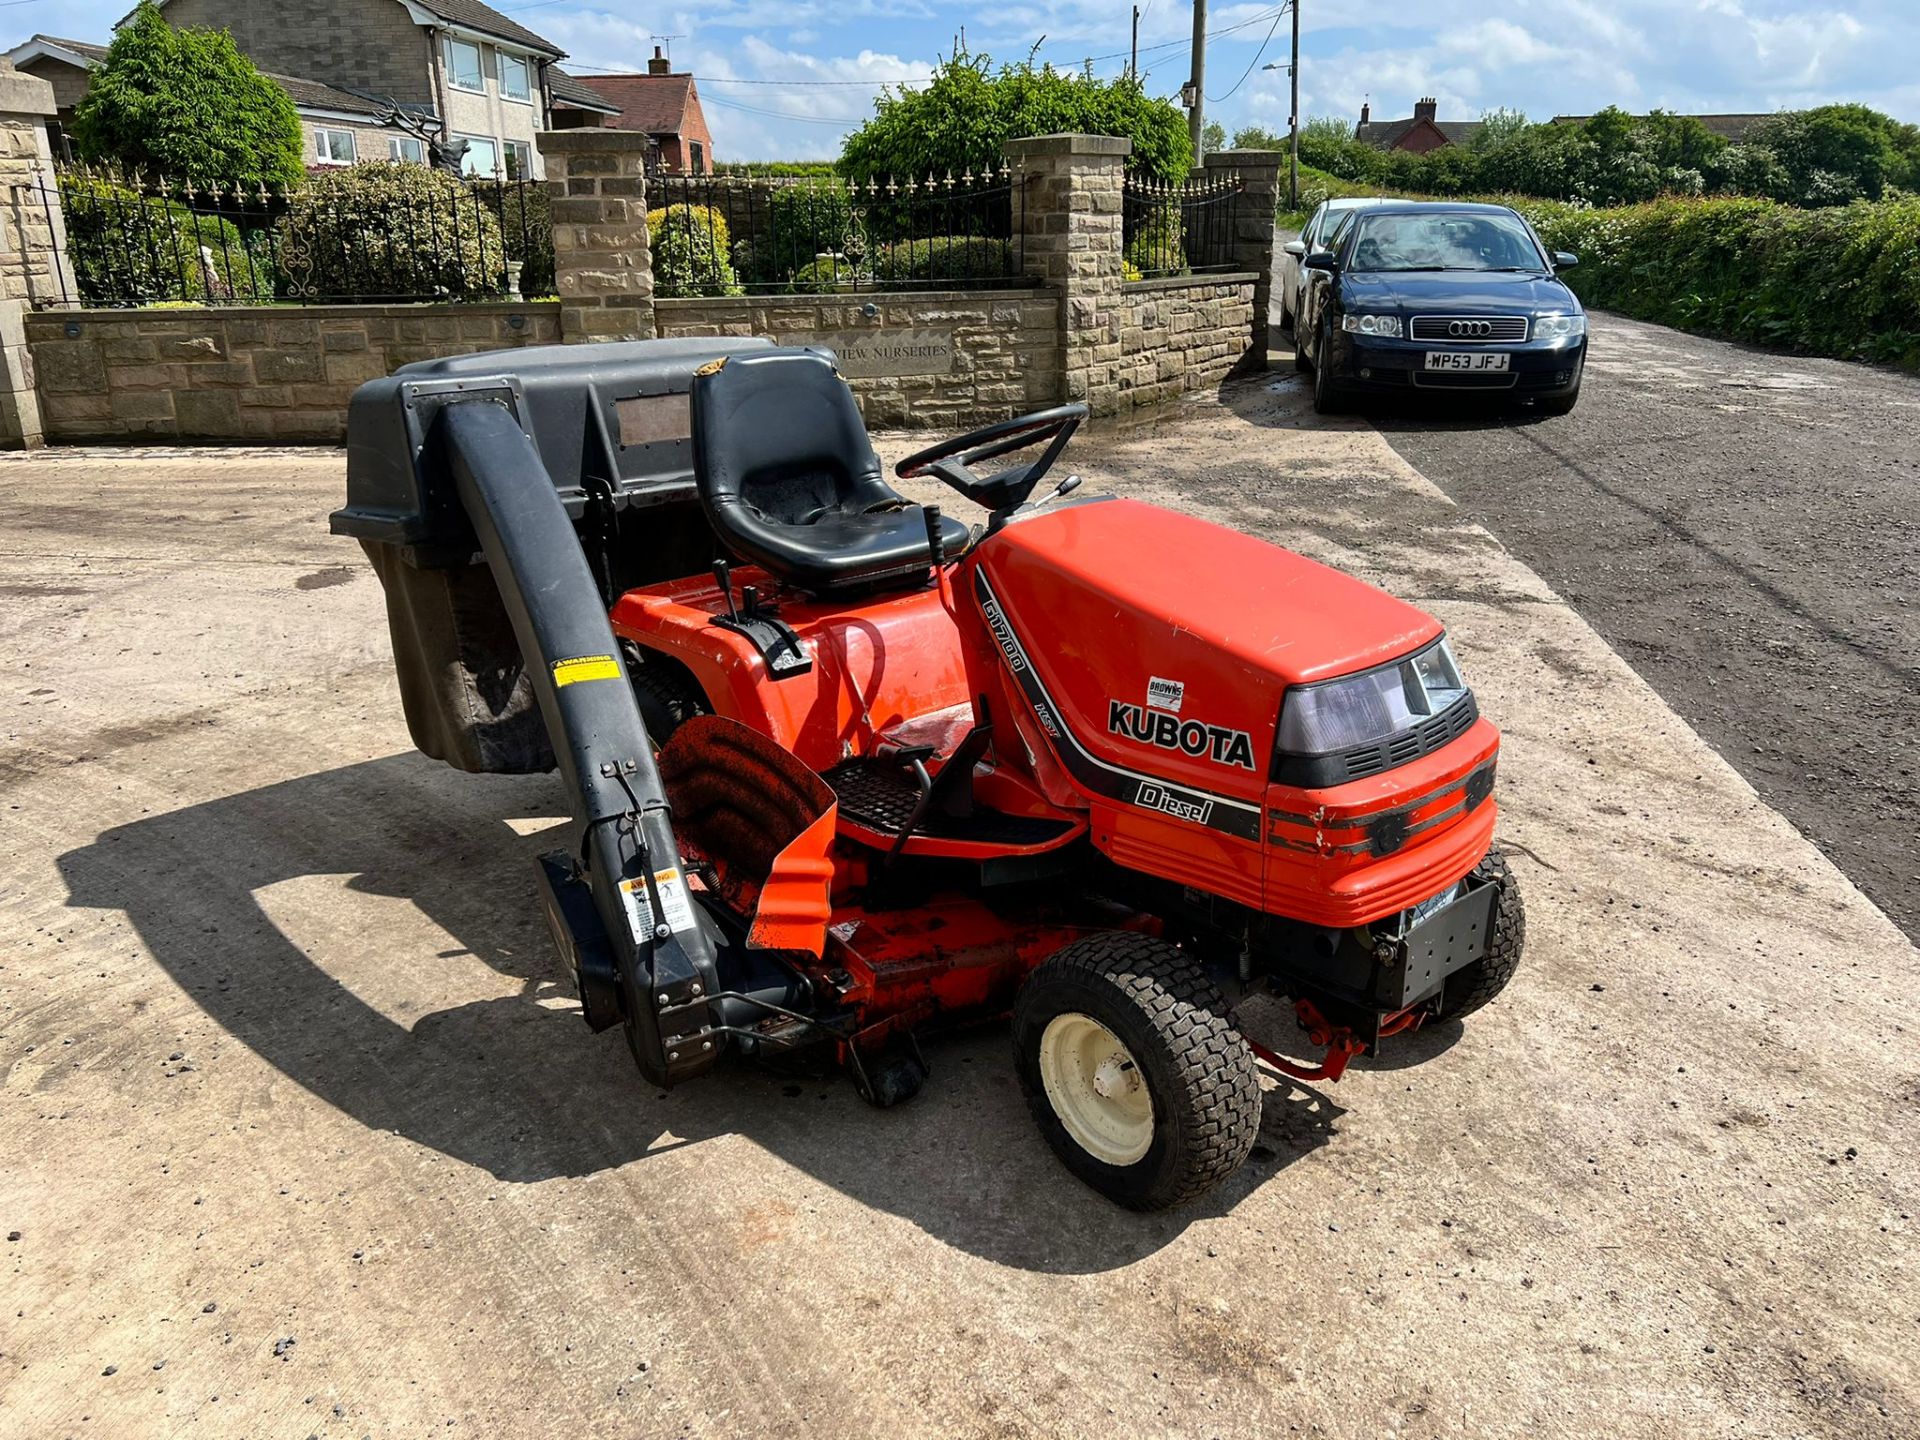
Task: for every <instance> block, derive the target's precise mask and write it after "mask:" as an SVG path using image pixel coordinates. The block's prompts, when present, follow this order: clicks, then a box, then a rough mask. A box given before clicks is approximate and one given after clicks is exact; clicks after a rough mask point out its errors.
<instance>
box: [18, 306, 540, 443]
mask: <svg viewBox="0 0 1920 1440" xmlns="http://www.w3.org/2000/svg"><path fill="white" fill-rule="evenodd" d="M559 311H560V307H559V305H558V304H556V303H555V302H553V301H546V302H544V303H535V304H516V305H342V306H324V307H323V306H307V307H302V308H298V309H295V308H273V309H268V308H264V307H231V308H206V309H195V310H177V309H175V310H80V311H73V310H70V311H58V312H42V313H39V314H31V315H28V316H27V317H26V338H27V342H28V344H29V346H30V347H31V349H32V352H33V361H34V368H35V370H36V372H37V375H38V379H39V392H40V410H41V419H42V423H43V424H44V426H45V428H46V434H47V437H48V438H49V439H53V440H107V439H112V440H125V439H134V438H148V437H151V438H155V439H182V440H188V439H204V440H289V441H316V442H322V443H335V442H338V441H340V440H342V439H344V438H345V436H346V429H347V400H348V397H350V396H351V395H352V394H353V392H354V389H355V388H356V387H357V386H359V385H360V384H361V383H362V382H363V381H367V380H371V379H373V378H375V377H376V376H380V375H387V374H390V373H391V372H392V371H393V370H394V369H395V368H396V367H398V366H401V365H405V364H408V363H410V362H412V361H415V360H428V359H432V358H434V357H436V356H440V355H462V354H468V353H470V352H472V351H475V350H497V349H502V348H506V347H518V346H521V345H535V344H554V343H557V342H558V341H559V339H560V314H559Z"/></svg>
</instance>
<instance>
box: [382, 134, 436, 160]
mask: <svg viewBox="0 0 1920 1440" xmlns="http://www.w3.org/2000/svg"><path fill="white" fill-rule="evenodd" d="M387 158H388V159H389V160H405V161H406V162H407V163H409V164H411V165H424V164H426V162H427V149H426V146H424V145H422V144H421V143H420V142H419V140H417V139H415V138H414V137H413V136H411V135H390V136H388V137H387Z"/></svg>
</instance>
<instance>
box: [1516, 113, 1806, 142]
mask: <svg viewBox="0 0 1920 1440" xmlns="http://www.w3.org/2000/svg"><path fill="white" fill-rule="evenodd" d="M1592 118H1593V117H1592V116H1591V115H1556V116H1554V117H1553V123H1554V124H1555V125H1584V124H1586V123H1587V121H1589V120H1591V119H1592ZM1633 118H1634V119H1636V120H1641V119H1645V118H1646V117H1645V116H1641V115H1636V116H1634V117H1633ZM1675 118H1676V119H1680V120H1698V121H1699V122H1700V123H1701V124H1702V125H1704V126H1706V127H1707V129H1709V130H1711V131H1712V132H1713V133H1714V134H1715V135H1718V136H1719V137H1720V138H1721V139H1722V140H1726V141H1728V142H1730V143H1732V144H1734V145H1738V144H1739V143H1740V142H1741V141H1742V140H1744V139H1745V138H1746V135H1747V130H1748V128H1749V127H1750V126H1752V125H1753V124H1754V123H1755V122H1756V121H1760V120H1771V119H1772V118H1773V117H1772V116H1771V115H1679V116H1676V117H1675Z"/></svg>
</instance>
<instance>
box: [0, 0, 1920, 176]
mask: <svg viewBox="0 0 1920 1440" xmlns="http://www.w3.org/2000/svg"><path fill="white" fill-rule="evenodd" d="M308 3H309V4H324V0H308ZM1279 4H1280V0H1244V3H1224V0H1214V5H1213V8H1211V9H1210V11H1209V17H1208V29H1209V31H1210V33H1211V35H1212V37H1213V38H1212V39H1210V40H1209V42H1208V45H1207V83H1206V91H1207V95H1208V97H1209V98H1208V104H1207V118H1208V119H1209V120H1218V121H1220V123H1221V124H1223V125H1224V126H1225V127H1226V128H1227V130H1228V131H1229V133H1231V132H1232V131H1233V130H1235V129H1237V128H1238V127H1240V126H1243V125H1262V126H1265V127H1267V128H1269V129H1271V130H1274V131H1284V130H1285V128H1286V124H1287V114H1288V109H1287V76H1286V73H1285V69H1284V66H1285V64H1286V58H1287V50H1288V47H1289V44H1290V33H1289V25H1290V21H1289V19H1288V18H1286V17H1282V16H1279V15H1278V6H1279ZM1300 4H1301V12H1300V13H1301V31H1302V33H1301V41H1300V50H1301V58H1300V109H1301V115H1302V118H1303V119H1304V118H1305V117H1308V116H1314V115H1338V116H1341V117H1342V118H1344V119H1347V120H1355V119H1357V118H1358V117H1359V112H1360V106H1361V103H1362V102H1363V101H1366V100H1370V101H1371V103H1372V106H1373V115H1374V118H1376V119H1396V118H1399V117H1402V116H1406V115H1411V114H1412V113H1413V102H1414V101H1415V100H1416V99H1418V98H1419V97H1421V96H1423V95H1432V96H1434V97H1435V98H1436V99H1438V101H1439V102H1440V117H1441V118H1442V119H1461V120H1471V119H1477V118H1479V116H1480V115H1481V114H1482V113H1483V112H1485V111H1487V110H1489V109H1493V108H1496V107H1499V106H1509V107H1512V108H1515V109H1518V110H1521V111H1524V112H1525V113H1526V114H1527V115H1528V116H1529V117H1530V118H1532V119H1534V120H1545V119H1547V118H1549V117H1550V116H1552V115H1555V114H1585V113H1588V112H1591V111H1593V110H1597V109H1599V108H1600V107H1602V106H1604V105H1608V104H1615V105H1620V106H1622V107H1623V108H1625V109H1628V110H1635V111H1639V110H1647V109H1652V108H1655V107H1659V108H1663V109H1668V110H1678V111H1682V112H1691V113H1703V112H1713V111H1767V110H1777V109H1783V108H1798V107H1802V106H1807V105H1818V104H1825V103H1828V102H1832V101H1843V100H1846V101H1860V102H1863V103H1865V104H1868V105H1872V106H1873V107H1874V108H1876V109H1879V110H1884V111H1886V112H1888V113H1890V114H1892V115H1895V116H1898V117H1899V118H1900V119H1902V120H1908V121H1915V122H1920V0H1850V3H1832V0H1528V3H1527V4H1525V5H1518V4H1508V5H1501V6H1494V5H1489V4H1487V3H1486V0H1419V3H1415V4H1401V5H1391V4H1388V5H1380V4H1336V3H1334V0H1300ZM129 5H130V0H111V3H101V0H10V3H7V0H0V37H4V38H5V42H6V45H9V46H10V45H12V44H13V43H15V42H16V41H17V40H19V39H23V38H25V37H26V36H27V35H29V34H32V33H34V32H35V31H42V32H46V33H51V34H56V35H67V36H71V37H73V38H77V39H83V40H93V39H105V38H106V37H107V35H108V33H109V31H110V29H111V27H112V25H113V22H114V21H115V20H116V19H118V18H119V17H120V16H121V15H123V14H125V13H126V10H127V9H128V8H129ZM495 8H497V9H500V10H503V11H505V12H506V13H508V14H510V15H512V16H513V17H514V18H515V19H516V20H518V21H519V22H520V23H521V24H523V25H525V26H527V27H528V28H530V29H532V30H534V31H537V32H538V33H540V34H543V35H545V36H546V37H547V38H548V39H550V40H552V41H553V42H554V43H555V44H556V45H558V46H559V47H560V48H561V49H563V50H565V51H566V52H567V53H568V56H569V57H570V58H569V60H568V61H567V64H568V67H569V68H571V69H573V70H574V71H575V72H576V73H577V74H579V75H580V76H582V77H583V78H585V79H587V80H588V81H591V79H592V77H593V75H594V73H595V71H596V70H599V71H605V70H643V69H645V67H646V60H647V57H648V56H649V55H651V54H652V53H653V46H655V45H663V46H665V47H666V48H667V49H668V50H669V52H670V53H671V55H672V57H673V62H674V68H675V69H676V70H691V71H692V72H693V73H694V75H695V76H696V77H697V78H698V81H699V89H700V94H701V98H702V102H703V106H704V109H705V112H706V116H707V123H708V126H709V127H710V128H711V130H712V131H713V137H714V152H715V158H717V159H721V160H804V159H824V158H830V157H832V156H833V155H835V154H837V153H838V151H839V147H840V140H841V138H842V137H843V136H844V135H845V134H846V133H847V132H848V131H849V130H851V129H853V128H854V127H855V126H857V125H858V124H859V123H860V122H861V121H862V120H863V119H865V118H866V117H867V116H869V115H871V114H872V113H873V100H874V97H875V95H876V94H877V93H878V92H879V89H880V87H881V85H882V84H884V83H887V82H901V81H907V82H911V81H913V80H916V79H922V78H924V77H925V76H926V75H927V74H928V72H929V70H930V69H931V67H932V66H933V64H934V62H935V61H936V60H937V59H938V58H940V57H941V56H944V55H946V54H948V53H950V52H951V51H952V49H953V47H954V45H955V42H956V40H958V39H959V38H960V37H961V36H962V35H964V43H965V46H966V48H967V49H968V50H969V51H972V52H973V53H975V54H981V53H985V54H988V55H991V56H992V57H993V58H994V59H995V60H996V61H998V60H1019V59H1021V58H1023V57H1025V56H1026V55H1027V54H1028V53H1029V51H1031V50H1033V48H1034V46H1035V45H1036V44H1037V45H1038V46H1039V47H1040V48H1039V51H1038V56H1039V58H1040V59H1043V60H1047V61H1051V62H1052V63H1054V64H1055V65H1057V66H1060V67H1062V68H1068V67H1078V66H1079V65H1080V64H1081V63H1082V61H1083V60H1085V59H1086V58H1088V57H1092V58H1093V68H1094V70H1095V72H1096V73H1097V74H1100V75H1115V74H1118V73H1120V71H1121V70H1122V69H1123V68H1124V67H1125V65H1126V63H1127V61H1126V54H1125V52H1126V50H1127V48H1128V43H1129V26H1130V19H1131V11H1132V5H1131V3H1130V0H1127V3H1114V0H1046V3H1021V0H1012V3H999V0H976V3H972V4H944V3H935V0H700V3H697V4H695V3H686V0H670V3H663V4H657V5H643V4H622V5H614V4H608V3H605V0H602V3H579V0H496V5H495ZM1141 9H1142V11H1143V13H1142V16H1141V21H1140V47H1141V54H1140V70H1141V73H1142V75H1143V77H1144V79H1145V82H1146V84H1147V87H1148V89H1149V91H1150V92H1152V93H1154V94H1157V95H1165V96H1177V94H1178V92H1179V89H1180V86H1181V84H1182V83H1183V82H1184V81H1185V80H1186V78H1187V75H1188V50H1189V41H1190V37H1191V32H1192V25H1193V11H1192V8H1191V4H1190V3H1184V4H1183V3H1174V0H1142V5H1141ZM1276 19H1277V20H1278V24H1277V25H1276V23H1275V21H1276ZM669 37H670V38H669ZM0 48H4V47H0ZM1275 62H1278V64H1279V65H1280V66H1281V67H1282V68H1281V69H1276V70H1271V71H1269V70H1266V69H1264V68H1263V67H1264V66H1265V65H1267V64H1270V63H1275ZM314 78H321V79H323V78H325V77H323V76H322V77H314Z"/></svg>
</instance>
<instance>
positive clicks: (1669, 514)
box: [1368, 315, 1920, 937]
mask: <svg viewBox="0 0 1920 1440" xmlns="http://www.w3.org/2000/svg"><path fill="white" fill-rule="evenodd" d="M1592 357H1593V358H1592V359H1591V360H1590V361H1589V363H1588V368H1587V379H1586V383H1585V386H1584V393H1583V394H1582V396H1581V401H1580V406H1579V408H1578V409H1577V410H1575V411H1574V413H1573V414H1572V415H1570V416H1567V417H1565V418H1563V419H1558V418H1556V419H1546V418H1542V419H1540V420H1537V421H1533V420H1531V419H1530V420H1529V422H1528V423H1520V424H1516V423H1514V421H1513V418H1512V417H1511V416H1510V415H1496V416H1493V417H1484V416H1482V417H1474V418H1467V419H1460V418H1455V417H1454V416H1453V415H1452V414H1451V413H1450V412H1449V411H1438V412H1436V411H1426V412H1424V413H1419V412H1416V413H1411V414H1409V413H1406V412H1401V413H1393V412H1384V413H1376V412H1372V411H1369V412H1368V418H1369V419H1371V420H1372V421H1373V422H1374V423H1375V424H1376V425H1377V426H1378V427H1379V429H1380V430H1381V432H1382V433H1383V434H1384V435H1385V436H1386V437H1387V439H1388V440H1389V441H1390V442H1391V443H1392V444H1393V446H1394V448H1395V449H1396V450H1398V451H1399V452H1400V454H1401V455H1403V456H1405V457H1406V459H1407V460H1408V461H1409V462H1410V463H1412V464H1413V465H1414V466H1416V467H1418V468H1419V469H1420V471H1421V472H1422V473H1424V474H1425V475H1426V476H1427V477H1428V478H1429V479H1431V480H1432V481H1433V482H1434V483H1435V484H1436V485H1438V486H1440V488H1441V489H1443V490H1445V491H1446V492H1447V494H1448V495H1450V496H1452V497H1453V499H1455V500H1457V501H1458V502H1459V503H1460V505H1461V508H1462V509H1463V510H1464V512H1465V513H1466V514H1467V515H1468V516H1470V517H1471V518H1473V519H1474V520H1477V521H1478V522H1479V523H1481V524H1482V525H1485V526H1486V527H1487V528H1488V529H1489V530H1491V531H1493V533H1494V534H1495V535H1497V536H1499V538H1500V540H1501V541H1502V543H1504V544H1505V545H1506V546H1507V547H1508V548H1509V549H1510V550H1512V551H1513V552H1514V553H1515V554H1516V555H1517V556H1519V557H1520V558H1521V559H1522V560H1524V561H1525V562H1526V563H1527V564H1528V565H1530V566H1532V567H1533V569H1534V570H1536V571H1537V572H1539V574H1540V575H1541V577H1542V578H1543V579H1545V580H1546V581H1547V583H1548V584H1550V585H1552V586H1553V587H1554V589H1556V590H1558V591H1559V592H1560V593H1561V594H1562V595H1564V596H1565V597H1566V598H1567V599H1568V600H1569V601H1570V602H1571V603H1573V604H1574V605H1575V606H1576V607H1577V608H1578V609H1579V611H1580V613H1581V614H1582V615H1583V616H1584V617H1585V618H1586V619H1587V621H1588V622H1589V623H1590V624H1592V625H1593V627H1594V628H1595V629H1596V630H1598V631H1599V632H1600V634H1601V635H1602V636H1604V637H1605V638H1606V640H1607V641H1608V643H1609V644H1611V645H1613V646H1614V648H1615V649H1617V650H1618V651H1619V652H1620V654H1621V655H1622V656H1623V657H1624V658H1625V659H1626V660H1627V662H1628V663H1629V664H1631V665H1632V666H1633V667H1634V668H1635V669H1636V670H1638V671H1639V672H1640V674H1641V675H1643V676H1644V677H1645V678H1646V679H1647V680H1649V681H1650V682H1651V683H1652V684H1653V686H1654V688H1655V689H1657V690H1658V691H1659V692H1660V693H1661V695H1662V696H1663V697H1665V699H1666V700H1667V702H1668V703H1669V704H1671V705H1672V706H1673V707H1674V709H1675V710H1677V711H1679V713H1680V714H1681V715H1682V716H1684V717H1685V718H1686V720H1687V721H1688V723H1690V724H1691V725H1693V726H1694V727H1695V728H1696V729H1697V730H1699V731H1700V733H1701V734H1702V735H1704V736H1705V737H1706V738H1707V739H1708V740H1709V741H1711V742H1712V744H1713V746H1714V748H1716V749H1717V750H1719V752H1720V753H1721V754H1722V755H1723V756H1725V757H1726V759H1727V760H1728V761H1729V763H1731V764H1732V765H1733V766H1734V767H1735V768H1736V769H1738V770H1739V771H1740V773H1741V774H1742V775H1744V776H1746V778H1747V779H1748V780H1750V781H1751V782H1752V783H1753V785H1754V787H1755V788H1756V789H1758V790H1759V792H1760V794H1761V795H1762V796H1763V797H1764V798H1765V799H1766V800H1767V801H1768V802H1769V803H1770V804H1772V805H1774V806H1776V807H1778V808H1779V810H1780V811H1781V812H1782V813H1783V814H1785V815H1786V816H1787V818H1788V819H1790V820H1792V821H1793V822H1794V823H1795V824H1796V825H1798V826H1799V827H1800V828H1801V829H1802V830H1803V831H1805V832H1806V833H1807V834H1808V835H1809V836H1810V837H1812V838H1813V839H1814V840H1815V841H1817V842H1818V843H1819V845H1820V847H1821V849H1823V850H1825V851H1826V852H1827V854H1828V855H1829V856H1830V857H1832V859H1833V861H1834V863H1836V864H1837V865H1839V866H1840V867H1841V869H1843V870H1845V871H1846V872H1847V874H1848V875H1849V876H1850V877H1852V879H1853V881H1854V883H1855V884H1857V885H1859V886H1860V888H1861V889H1862V890H1864V891H1866V893H1867V894H1868V895H1870V896H1872V897H1873V899H1874V900H1875V901H1877V902H1878V903H1879V905H1880V906H1881V907H1882V908H1883V909H1884V910H1886V912H1887V913H1888V914H1889V915H1890V916H1892V917H1893V919H1894V920H1895V921H1896V922H1897V923H1898V924H1899V925H1900V926H1901V927H1902V928H1903V929H1904V930H1905V931H1906V932H1907V934H1908V936H1910V937H1920V379H1916V378H1915V377H1914V376H1911V375H1904V374H1899V373H1897V372H1893V371H1886V370H1876V369H1872V368H1869V367H1867V366H1863V365H1852V364H1846V363H1843V362H1840V361H1835V360H1809V359H1801V358H1798V357H1783V356H1779V355H1769V354H1767V353H1765V352H1763V351H1757V350H1752V349H1749V348H1746V347H1744V346H1739V345H1731V344H1727V343H1724V342H1721V341H1715V340H1704V339H1701V338H1699V337H1697V336H1692V335H1683V334H1680V333H1679V332H1677V331H1673V330H1668V329H1665V328H1663V327H1660V326H1655V325H1643V324H1639V323H1636V322H1634V321H1631V320H1623V319H1620V318H1619V317H1617V316H1612V315H1596V316H1595V317H1594V318H1593V339H1592Z"/></svg>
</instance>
